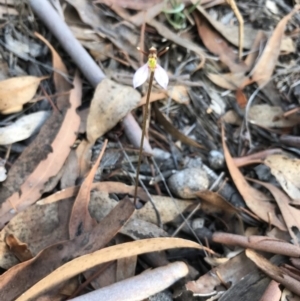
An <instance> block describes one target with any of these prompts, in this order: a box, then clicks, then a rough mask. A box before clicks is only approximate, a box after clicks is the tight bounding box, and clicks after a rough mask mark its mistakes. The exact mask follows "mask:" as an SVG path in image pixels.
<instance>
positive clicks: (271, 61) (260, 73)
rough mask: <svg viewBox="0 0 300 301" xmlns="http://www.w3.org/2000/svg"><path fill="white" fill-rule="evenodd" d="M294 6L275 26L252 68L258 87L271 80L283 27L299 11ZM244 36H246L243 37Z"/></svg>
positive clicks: (278, 52)
mask: <svg viewBox="0 0 300 301" xmlns="http://www.w3.org/2000/svg"><path fill="white" fill-rule="evenodd" d="M299 8H300V6H296V7H295V8H294V9H293V10H292V11H291V12H290V13H289V14H288V15H286V16H285V17H284V18H283V19H282V20H281V21H280V22H279V23H278V24H277V26H276V28H275V30H274V32H273V34H272V35H271V37H270V38H269V40H268V42H267V44H266V46H265V48H264V51H263V53H262V55H261V57H260V58H259V60H258V61H257V64H256V66H255V67H254V68H253V70H252V72H251V75H252V78H253V79H254V80H255V81H256V82H257V83H258V85H259V86H260V87H262V86H264V85H265V84H266V83H267V82H268V81H269V80H270V78H271V76H272V74H273V70H274V68H275V66H276V63H277V60H278V56H279V54H280V45H281V41H282V39H283V36H284V31H285V27H286V25H287V23H288V21H289V20H290V19H291V17H292V16H293V15H294V14H295V13H296V12H297V11H298V10H299ZM245 36H246V35H245Z"/></svg>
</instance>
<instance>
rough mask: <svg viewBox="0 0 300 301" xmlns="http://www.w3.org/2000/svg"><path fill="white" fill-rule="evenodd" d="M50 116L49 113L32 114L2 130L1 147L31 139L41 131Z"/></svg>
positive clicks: (0, 133) (0, 131) (0, 134)
mask: <svg viewBox="0 0 300 301" xmlns="http://www.w3.org/2000/svg"><path fill="white" fill-rule="evenodd" d="M49 114H50V113H49V112H47V111H40V112H36V113H32V114H29V115H25V116H23V117H21V118H19V119H18V120H17V121H16V122H14V123H13V124H11V125H8V126H6V127H3V128H0V145H6V144H12V143H15V142H18V141H22V140H25V139H27V138H29V137H30V136H32V135H33V134H34V133H35V132H36V131H38V130H39V129H40V127H41V126H42V125H43V123H44V122H45V120H46V119H47V118H48V116H49Z"/></svg>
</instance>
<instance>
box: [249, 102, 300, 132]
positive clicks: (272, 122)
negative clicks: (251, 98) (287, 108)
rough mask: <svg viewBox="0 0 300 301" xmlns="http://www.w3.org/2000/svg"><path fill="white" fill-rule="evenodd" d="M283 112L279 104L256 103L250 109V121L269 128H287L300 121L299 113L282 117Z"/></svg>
mask: <svg viewBox="0 0 300 301" xmlns="http://www.w3.org/2000/svg"><path fill="white" fill-rule="evenodd" d="M283 113H284V112H283V111H282V109H281V107H279V106H270V105H268V104H259V105H254V106H252V107H251V108H250V110H249V121H250V122H251V123H252V124H257V125H259V126H262V127H267V128H286V127H292V126H294V125H296V124H298V123H300V120H299V118H298V116H297V115H295V114H292V115H290V116H287V117H280V116H282V115H283Z"/></svg>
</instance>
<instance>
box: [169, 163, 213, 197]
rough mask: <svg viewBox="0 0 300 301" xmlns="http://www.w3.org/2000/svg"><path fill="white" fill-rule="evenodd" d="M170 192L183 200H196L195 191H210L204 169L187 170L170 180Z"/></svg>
mask: <svg viewBox="0 0 300 301" xmlns="http://www.w3.org/2000/svg"><path fill="white" fill-rule="evenodd" d="M168 184H169V187H170V190H171V191H172V192H173V193H174V194H176V195H177V196H179V197H181V198H183V199H193V198H195V195H194V192H195V191H202V190H206V189H208V186H209V180H208V177H207V174H206V172H205V171H204V170H203V169H202V168H186V169H183V170H181V171H178V172H176V173H175V174H174V175H172V176H171V177H170V178H169V179H168Z"/></svg>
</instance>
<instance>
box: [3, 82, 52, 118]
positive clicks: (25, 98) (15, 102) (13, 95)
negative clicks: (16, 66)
mask: <svg viewBox="0 0 300 301" xmlns="http://www.w3.org/2000/svg"><path fill="white" fill-rule="evenodd" d="M46 78H48V77H47V76H46V77H45V76H44V77H36V76H20V77H13V78H10V79H6V80H3V81H1V82H0V113H1V114H11V113H16V112H19V111H21V110H22V109H23V105H24V104H25V103H27V102H30V100H32V98H33V96H34V95H35V93H36V90H37V88H38V86H39V84H40V82H41V81H42V80H43V79H46Z"/></svg>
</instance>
